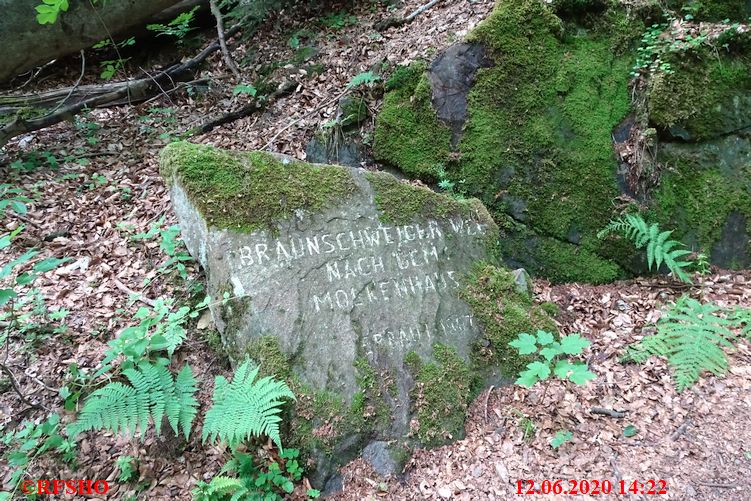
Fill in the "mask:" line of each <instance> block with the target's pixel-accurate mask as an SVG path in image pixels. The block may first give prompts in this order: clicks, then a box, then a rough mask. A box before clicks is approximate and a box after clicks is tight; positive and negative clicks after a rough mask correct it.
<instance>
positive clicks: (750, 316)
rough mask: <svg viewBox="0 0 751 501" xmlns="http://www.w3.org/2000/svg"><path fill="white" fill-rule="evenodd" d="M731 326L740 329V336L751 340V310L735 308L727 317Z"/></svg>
mask: <svg viewBox="0 0 751 501" xmlns="http://www.w3.org/2000/svg"><path fill="white" fill-rule="evenodd" d="M728 319H730V321H731V322H733V325H734V326H735V327H737V328H738V329H740V331H741V336H745V337H747V338H748V339H750V340H751V309H749V308H743V307H742V306H736V307H735V308H733V311H732V312H731V313H730V315H729V316H728Z"/></svg>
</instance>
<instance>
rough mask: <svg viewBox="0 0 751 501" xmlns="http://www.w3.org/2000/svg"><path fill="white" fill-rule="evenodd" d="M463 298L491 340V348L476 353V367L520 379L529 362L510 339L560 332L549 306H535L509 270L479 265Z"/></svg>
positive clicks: (468, 283)
mask: <svg viewBox="0 0 751 501" xmlns="http://www.w3.org/2000/svg"><path fill="white" fill-rule="evenodd" d="M460 296H461V298H462V299H464V300H465V301H466V302H467V303H468V304H469V305H470V307H471V308H472V313H473V315H474V317H475V319H477V321H479V322H480V325H481V326H482V329H483V332H484V334H485V337H486V338H487V340H488V341H489V345H487V346H485V347H482V348H480V349H478V350H477V351H476V353H475V362H476V364H478V365H479V366H487V365H493V366H496V367H498V368H499V369H500V371H501V373H502V374H503V375H504V376H506V377H509V378H512V377H513V378H515V377H516V376H518V374H519V372H520V370H522V369H523V368H524V367H525V365H526V364H527V362H528V360H526V359H525V357H520V356H519V354H518V352H517V351H516V350H514V349H513V348H511V347H510V346H509V342H510V341H511V340H513V339H515V338H516V337H517V336H518V335H519V333H521V332H528V333H534V332H536V331H537V330H538V329H542V330H546V331H548V332H557V328H556V325H555V322H554V321H553V319H552V318H551V317H550V316H549V315H548V313H547V312H546V309H547V308H549V306H548V307H544V306H542V305H536V304H534V303H533V302H532V299H531V298H530V297H529V296H527V295H526V294H523V293H520V292H519V291H518V290H517V288H516V284H515V281H514V276H513V275H512V274H511V272H509V271H508V270H506V269H503V268H498V267H495V266H492V265H489V264H479V265H478V266H477V268H476V269H475V270H473V272H472V274H470V275H469V276H468V277H467V280H466V284H465V287H464V289H463V290H462V291H461V292H460Z"/></svg>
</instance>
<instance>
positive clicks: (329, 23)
mask: <svg viewBox="0 0 751 501" xmlns="http://www.w3.org/2000/svg"><path fill="white" fill-rule="evenodd" d="M321 22H322V23H323V25H324V26H326V27H327V28H331V29H332V30H336V31H338V30H341V29H342V28H345V27H347V26H352V25H353V24H357V16H353V15H350V14H347V13H346V12H345V11H340V12H336V13H334V14H329V15H328V16H326V17H324V18H323V19H321Z"/></svg>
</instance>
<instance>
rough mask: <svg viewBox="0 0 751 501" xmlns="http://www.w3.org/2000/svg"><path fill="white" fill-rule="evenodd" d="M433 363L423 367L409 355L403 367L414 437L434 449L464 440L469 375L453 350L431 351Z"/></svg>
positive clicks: (436, 349)
mask: <svg viewBox="0 0 751 501" xmlns="http://www.w3.org/2000/svg"><path fill="white" fill-rule="evenodd" d="M433 358H434V359H435V362H427V363H423V362H422V360H420V357H419V356H418V355H417V354H416V353H414V352H412V353H409V354H407V356H406V358H405V365H406V366H407V367H409V368H410V370H411V371H412V376H413V377H414V380H415V387H414V388H413V390H412V399H413V406H414V411H415V413H416V416H417V423H418V426H417V430H416V434H417V437H418V438H419V440H420V443H421V444H423V445H425V446H428V447H434V446H438V445H441V444H444V443H447V442H449V441H451V440H452V439H456V438H461V437H462V436H464V420H465V417H466V414H467V406H468V404H469V397H470V388H471V382H472V374H471V372H470V369H469V366H468V364H467V363H466V362H464V361H463V360H462V359H461V357H459V356H458V355H457V353H456V351H454V349H453V348H450V347H447V346H444V345H440V344H437V345H435V346H434V347H433Z"/></svg>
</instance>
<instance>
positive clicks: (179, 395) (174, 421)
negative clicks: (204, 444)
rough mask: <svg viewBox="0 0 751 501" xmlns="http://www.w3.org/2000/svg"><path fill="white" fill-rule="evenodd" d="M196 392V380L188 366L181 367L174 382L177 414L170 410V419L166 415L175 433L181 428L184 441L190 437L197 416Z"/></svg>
mask: <svg viewBox="0 0 751 501" xmlns="http://www.w3.org/2000/svg"><path fill="white" fill-rule="evenodd" d="M196 391H198V388H197V387H196V379H195V378H194V377H193V371H192V370H191V369H190V366H189V365H186V366H185V367H183V369H182V370H181V371H180V372H179V373H178V375H177V379H176V380H175V397H176V398H175V400H174V402H176V403H177V409H178V412H177V414H175V412H174V408H173V409H172V414H171V417H170V415H168V419H169V422H170V424H171V425H172V429H173V430H174V431H175V433H177V430H178V427H179V428H182V430H183V433H184V435H185V440H188V437H189V436H190V428H191V426H192V425H193V419H195V417H196V414H198V400H196V398H195V397H194V395H195V394H196Z"/></svg>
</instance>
